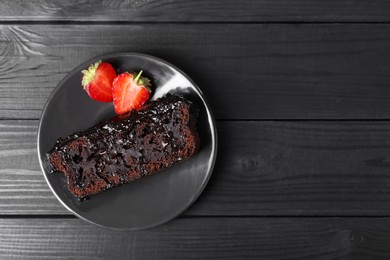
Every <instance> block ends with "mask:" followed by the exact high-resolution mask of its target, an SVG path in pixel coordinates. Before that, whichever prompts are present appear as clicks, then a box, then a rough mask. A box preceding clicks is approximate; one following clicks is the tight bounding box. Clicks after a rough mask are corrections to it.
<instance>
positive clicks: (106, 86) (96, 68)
mask: <svg viewBox="0 0 390 260" xmlns="http://www.w3.org/2000/svg"><path fill="white" fill-rule="evenodd" d="M81 72H82V73H83V75H84V76H83V79H82V82H81V84H82V85H83V87H84V90H85V91H87V93H88V95H89V96H90V97H91V98H92V99H93V100H96V101H101V102H111V101H112V81H113V80H114V78H115V77H116V72H115V70H114V68H113V67H112V66H111V64H110V63H107V62H102V61H98V62H96V63H94V64H92V65H90V66H89V68H88V69H86V70H83V71H81Z"/></svg>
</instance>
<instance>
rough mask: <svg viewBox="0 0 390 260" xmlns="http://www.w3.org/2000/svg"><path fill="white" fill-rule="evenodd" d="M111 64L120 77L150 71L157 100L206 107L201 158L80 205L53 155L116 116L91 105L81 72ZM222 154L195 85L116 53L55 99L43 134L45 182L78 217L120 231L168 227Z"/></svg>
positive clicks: (141, 58)
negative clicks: (61, 141) (54, 167)
mask: <svg viewBox="0 0 390 260" xmlns="http://www.w3.org/2000/svg"><path fill="white" fill-rule="evenodd" d="M97 60H103V61H107V62H109V63H111V64H112V65H113V66H114V68H115V69H117V72H118V73H121V72H125V71H139V70H141V69H142V70H144V74H145V76H148V77H149V78H150V79H151V80H152V83H153V86H154V87H155V93H154V95H153V97H152V99H156V98H158V97H161V96H164V95H165V94H167V93H174V94H180V95H182V96H185V97H187V98H188V99H189V100H191V101H193V102H194V103H195V104H197V106H198V107H199V108H200V114H199V117H198V124H197V128H198V132H199V135H200V139H201V149H200V151H199V153H198V154H197V155H196V156H194V157H192V158H191V159H189V160H187V161H184V162H181V163H179V164H176V165H174V166H173V167H171V168H169V169H166V170H164V171H163V172H161V173H158V174H156V175H154V176H149V177H145V178H143V179H141V180H139V181H137V182H134V183H129V184H125V185H122V186H120V187H116V188H113V189H111V190H107V191H104V192H102V193H100V194H97V195H94V196H92V197H91V198H90V199H89V200H87V201H83V202H80V201H79V200H77V199H76V198H75V197H74V196H73V195H72V194H71V193H70V192H69V191H68V189H67V181H66V178H65V175H63V174H62V173H54V174H50V169H51V167H50V165H49V162H48V160H47V156H46V154H47V152H48V151H49V150H50V149H51V148H52V147H53V145H54V143H55V142H56V140H57V139H58V138H59V137H65V136H67V135H69V134H72V133H74V132H78V131H81V130H86V129H88V128H90V127H92V126H93V125H95V124H97V123H99V122H101V121H103V120H106V119H109V118H111V117H114V116H115V112H114V109H113V105H112V103H111V102H110V103H101V102H96V101H93V100H91V99H90V98H89V97H88V95H87V94H86V93H85V91H84V90H83V88H82V86H81V78H82V74H81V70H82V69H85V68H87V67H88V66H89V65H90V64H92V63H93V62H96V61H97ZM216 151H217V136H216V128H215V122H214V119H213V117H212V115H211V113H210V109H209V106H208V104H207V102H206V101H205V98H204V96H203V94H202V92H201V91H200V90H199V88H198V87H197V86H196V85H195V83H194V82H193V81H192V80H191V79H190V78H189V77H188V76H186V75H185V74H184V73H183V72H182V71H180V70H179V69H177V68H176V67H174V66H172V65H171V64H169V63H167V62H165V61H163V60H161V59H158V58H155V57H152V56H149V55H144V54H138V53H116V54H110V55H105V56H101V57H96V58H94V59H91V60H89V61H86V62H85V63H83V64H81V65H80V66H78V67H77V68H75V69H74V70H73V71H72V72H70V73H69V74H68V75H67V76H66V77H65V78H64V79H63V80H62V81H61V82H60V83H59V84H58V86H57V88H56V89H55V90H54V91H53V93H52V94H51V96H50V98H49V100H48V102H47V104H46V106H45V108H44V110H43V113H42V117H41V121H40V124H39V129H38V157H39V160H40V165H41V168H42V171H43V173H44V176H45V179H46V181H47V183H48V184H49V186H50V188H51V190H52V191H53V193H54V194H55V195H56V197H57V198H58V200H59V201H60V202H61V203H62V204H63V205H64V206H65V207H66V208H67V209H68V210H70V211H71V212H73V213H74V214H75V215H77V216H78V217H80V218H82V219H85V220H87V221H89V222H92V223H95V224H97V225H101V226H105V227H111V228H118V229H130V230H137V229H145V228H150V227H154V226H157V225H159V224H162V223H164V222H167V221H169V220H171V219H173V218H175V217H176V216H178V215H179V214H180V213H182V212H183V211H184V210H185V209H187V208H188V207H189V206H190V205H191V204H192V203H193V202H194V201H195V200H196V199H197V197H198V196H199V195H200V194H201V192H202V190H203V189H204V187H205V186H206V184H207V181H208V179H209V178H210V175H211V172H212V169H213V166H214V161H215V158H216Z"/></svg>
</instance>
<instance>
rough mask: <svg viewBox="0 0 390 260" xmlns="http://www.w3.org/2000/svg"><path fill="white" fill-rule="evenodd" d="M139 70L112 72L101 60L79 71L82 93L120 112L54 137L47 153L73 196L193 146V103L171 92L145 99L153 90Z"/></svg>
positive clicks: (182, 155)
mask: <svg viewBox="0 0 390 260" xmlns="http://www.w3.org/2000/svg"><path fill="white" fill-rule="evenodd" d="M142 72H143V71H142V70H141V71H140V72H139V73H134V72H132V73H129V72H124V73H121V74H119V75H117V74H116V71H115V69H114V68H113V67H112V66H111V64H109V63H107V62H101V61H99V62H96V63H94V64H92V65H91V66H89V67H88V69H86V70H83V71H82V73H83V79H82V85H83V88H84V90H85V91H86V94H88V95H89V96H90V97H91V98H92V99H94V100H96V101H100V102H113V104H114V108H115V112H116V113H117V114H118V115H119V116H117V117H115V118H113V119H112V120H109V121H106V122H103V123H100V124H98V125H96V126H94V127H92V128H90V129H88V130H86V131H82V132H78V133H74V134H72V135H70V136H68V137H66V138H64V139H62V138H60V139H58V140H57V142H56V144H55V146H54V147H53V148H52V149H51V151H50V152H49V153H48V159H49V162H50V164H51V165H52V168H53V170H52V171H53V172H55V171H59V172H62V173H64V174H65V176H66V177H67V180H68V189H69V191H70V192H71V193H73V194H74V195H75V196H76V197H78V198H85V197H87V196H89V195H93V194H96V193H99V192H101V191H103V190H106V189H110V188H113V187H116V186H119V185H121V184H125V183H129V182H132V181H135V180H138V179H140V178H141V177H143V176H147V175H152V174H155V173H157V172H159V171H161V170H163V169H165V168H167V167H170V166H172V165H174V164H175V163H178V162H180V161H182V160H186V159H188V158H190V157H191V156H193V155H194V154H195V153H196V152H197V151H198V149H199V142H200V141H199V136H198V133H197V130H196V117H197V109H196V108H195V107H194V104H193V103H192V102H190V101H189V100H187V99H185V98H184V97H180V96H176V95H171V94H168V95H167V96H165V97H162V98H159V99H157V100H155V101H151V102H147V101H148V99H149V98H150V96H151V93H152V89H151V84H150V80H149V79H148V78H146V77H142V76H141V74H142Z"/></svg>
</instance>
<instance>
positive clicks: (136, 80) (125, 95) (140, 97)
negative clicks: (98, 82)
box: [112, 70, 151, 114]
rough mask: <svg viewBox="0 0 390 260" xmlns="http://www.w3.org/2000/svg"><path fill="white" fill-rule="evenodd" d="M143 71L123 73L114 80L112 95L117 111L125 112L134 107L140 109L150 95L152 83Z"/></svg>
mask: <svg viewBox="0 0 390 260" xmlns="http://www.w3.org/2000/svg"><path fill="white" fill-rule="evenodd" d="M141 73H142V70H141V72H140V73H139V74H138V75H136V74H135V73H127V72H125V73H122V74H120V75H118V76H117V77H116V78H115V79H114V81H113V87H112V95H113V99H114V107H115V112H116V113H117V114H124V113H126V112H129V111H131V110H132V109H139V108H140V107H141V106H142V105H143V104H144V103H145V102H146V101H147V100H148V99H149V97H150V92H151V90H150V83H149V80H148V79H147V78H145V77H141Z"/></svg>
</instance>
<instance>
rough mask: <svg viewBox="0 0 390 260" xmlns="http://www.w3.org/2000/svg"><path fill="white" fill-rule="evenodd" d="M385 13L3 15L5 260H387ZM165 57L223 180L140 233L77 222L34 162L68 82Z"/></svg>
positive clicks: (77, 10)
mask: <svg viewBox="0 0 390 260" xmlns="http://www.w3.org/2000/svg"><path fill="white" fill-rule="evenodd" d="M389 22H390V3H389V2H388V1H384V0H375V1H362V0H351V1H345V0H342V1H334V0H330V1H308V0H294V1H287V0H277V1H271V0H261V1H254V0H245V1H232V0H228V1H220V0H218V1H209V0H208V1H206V0H202V1H189V0H185V1H179V0H170V1H168V0H163V1H157V0H153V1H152V0H142V1H135V0H130V1H119V0H116V1H114V0H112V1H109V0H107V1H59V0H56V1H47V0H33V1H22V0H16V1H6V0H0V259H389V258H390V250H389V248H390V236H389V234H390V222H389V220H390V120H389V119H390V24H389ZM124 51H133V52H144V53H148V54H152V55H155V56H159V57H161V58H163V59H166V60H167V61H169V62H171V63H173V64H175V65H176V66H178V67H179V68H181V69H182V70H184V71H185V72H186V73H188V74H189V75H190V76H191V77H192V78H193V79H194V80H195V81H196V82H197V83H198V85H199V86H200V87H201V89H202V91H203V92H204V93H205V95H206V97H207V99H208V100H209V102H210V104H211V107H212V109H213V112H214V114H215V117H216V119H217V128H218V134H219V152H218V158H217V162H216V166H215V170H214V172H213V175H212V177H211V179H210V182H209V184H208V185H207V187H206V189H205V191H204V193H203V194H202V195H201V197H200V198H199V199H198V200H197V202H196V203H195V204H194V205H193V206H192V207H191V208H190V209H188V210H187V211H186V212H185V213H184V214H183V215H181V216H180V217H179V218H177V219H175V220H173V221H171V222H170V223H168V224H165V225H162V226H160V227H157V228H154V229H151V230H147V231H140V232H120V231H112V230H108V229H103V228H99V227H95V226H93V225H90V224H88V223H85V222H84V221H81V220H79V219H77V218H75V217H74V216H73V215H71V214H70V213H69V212H68V211H66V209H65V208H64V207H63V206H62V205H61V204H60V203H59V202H58V201H57V200H56V199H55V197H54V195H52V193H51V191H50V190H49V188H48V186H47V184H46V183H45V181H44V178H43V175H42V173H41V170H40V168H39V163H38V159H37V152H36V131H37V125H38V122H39V116H40V114H41V112H42V108H43V106H44V104H45V102H46V100H47V98H48V96H49V95H50V92H51V91H52V90H53V89H54V88H55V86H56V85H57V83H58V82H59V81H60V80H61V79H62V78H63V77H64V76H65V75H66V74H67V73H68V72H69V71H70V70H72V69H73V68H74V67H76V66H77V65H79V64H80V63H82V62H84V61H85V60H87V59H90V58H92V57H94V56H97V55H101V54H105V53H112V52H124Z"/></svg>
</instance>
